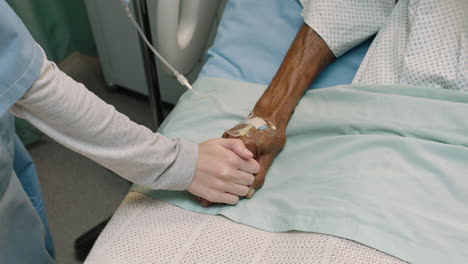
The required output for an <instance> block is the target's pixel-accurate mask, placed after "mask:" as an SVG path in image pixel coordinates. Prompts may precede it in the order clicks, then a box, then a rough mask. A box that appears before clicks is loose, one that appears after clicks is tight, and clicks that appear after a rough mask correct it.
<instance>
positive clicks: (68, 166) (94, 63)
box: [28, 53, 155, 264]
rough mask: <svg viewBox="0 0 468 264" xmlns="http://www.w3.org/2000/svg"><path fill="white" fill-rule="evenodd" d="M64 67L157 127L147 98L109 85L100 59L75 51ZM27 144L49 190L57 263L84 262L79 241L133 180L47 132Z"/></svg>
mask: <svg viewBox="0 0 468 264" xmlns="http://www.w3.org/2000/svg"><path fill="white" fill-rule="evenodd" d="M59 67H60V68H61V69H62V70H63V71H64V72H66V73H67V74H68V75H70V76H71V77H72V78H74V79H75V80H77V81H79V82H81V83H83V84H85V85H86V86H87V87H88V89H89V90H91V91H93V92H94V93H95V94H96V95H98V96H99V97H100V98H101V99H103V100H104V101H106V102H108V103H110V104H112V105H114V106H115V108H116V109H117V110H118V111H120V112H122V113H124V114H126V115H128V116H129V117H130V119H132V120H133V121H135V122H137V123H139V124H142V125H145V126H147V127H149V128H151V129H154V126H155V125H154V123H153V121H152V117H151V115H149V114H148V112H149V101H148V99H147V98H146V97H144V96H141V95H138V94H135V93H132V92H128V91H126V90H124V89H121V88H120V89H117V88H115V89H114V88H110V87H108V86H107V85H106V83H105V82H104V79H103V76H102V72H101V68H100V64H99V60H98V59H97V58H95V57H89V56H84V55H81V54H78V53H74V54H72V55H71V56H69V57H68V58H67V59H65V60H64V61H63V62H62V63H61V64H60V65H59ZM28 149H29V152H30V154H31V156H32V158H33V160H34V161H35V163H36V167H37V172H38V174H39V178H40V181H41V185H42V189H43V192H44V203H45V207H46V211H47V217H48V220H49V225H50V228H51V232H52V237H53V239H54V243H55V250H56V259H57V263H61V264H69V263H73V264H74V263H81V262H80V261H78V260H76V259H75V257H74V248H73V242H74V240H75V239H76V238H77V237H79V236H80V235H82V234H83V233H84V232H86V231H88V230H89V229H90V228H92V227H94V226H95V225H97V224H98V223H100V222H101V221H103V220H105V219H106V218H108V217H109V216H111V215H112V213H113V212H114V211H115V210H116V209H117V207H118V206H119V204H120V202H121V201H122V199H123V198H124V196H125V195H126V193H127V191H128V189H129V187H130V183H129V182H127V181H126V180H124V179H122V178H120V177H119V176H117V175H116V174H114V173H112V172H111V171H109V170H107V169H106V168H104V167H101V166H100V165H98V164H96V163H95V162H93V161H91V160H89V159H87V158H85V157H83V156H81V155H79V154H77V153H74V152H72V151H71V150H69V149H67V148H65V147H63V146H62V145H60V144H58V143H56V142H55V141H53V140H52V139H50V138H48V137H46V136H43V137H42V139H41V140H40V142H38V143H35V144H33V145H32V146H30V147H28Z"/></svg>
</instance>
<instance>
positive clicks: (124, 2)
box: [121, 0, 192, 89]
mask: <svg viewBox="0 0 468 264" xmlns="http://www.w3.org/2000/svg"><path fill="white" fill-rule="evenodd" d="M121 1H122V5H123V7H124V10H125V13H126V14H127V16H128V18H129V19H130V21H131V22H132V24H133V25H134V26H135V28H136V29H137V30H138V33H140V36H141V37H142V38H143V40H144V41H145V43H146V45H147V46H148V48H150V50H151V51H152V52H153V53H154V55H156V57H158V59H159V60H160V61H161V62H162V63H164V65H166V66H167V67H168V68H169V70H170V71H172V73H174V76H175V77H176V78H177V81H179V83H180V84H181V85H182V86H185V87H187V88H188V89H192V86H191V85H190V83H189V82H188V80H187V78H185V76H184V75H182V74H180V73H179V72H178V71H177V70H176V69H174V67H172V66H171V65H170V64H169V63H168V62H167V61H166V60H165V59H164V58H163V57H162V56H161V55H160V54H159V52H158V51H157V50H156V49H155V48H154V47H153V46H152V45H151V43H150V42H149V41H148V39H147V38H146V36H145V33H143V30H141V28H140V26H139V25H138V23H137V22H136V21H135V18H133V14H132V11H130V7H129V6H128V4H129V2H130V0H121Z"/></svg>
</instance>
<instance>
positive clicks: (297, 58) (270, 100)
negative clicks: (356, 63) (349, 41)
mask: <svg viewBox="0 0 468 264" xmlns="http://www.w3.org/2000/svg"><path fill="white" fill-rule="evenodd" d="M334 59H335V56H334V55H333V53H332V51H331V50H330V49H329V47H328V46H327V44H326V43H325V41H324V40H323V39H322V38H321V37H320V36H319V35H318V34H317V33H315V31H314V30H312V29H311V28H310V27H309V26H307V25H306V24H303V25H302V27H301V28H300V30H299V32H298V33H297V35H296V37H295V39H294V41H293V43H292V44H291V47H290V48H289V50H288V52H287V54H286V56H285V58H284V60H283V62H282V64H281V66H280V68H279V69H278V71H277V73H276V75H275V76H274V77H273V80H272V81H271V83H270V85H269V86H268V88H267V89H266V91H265V92H264V93H263V95H262V97H261V98H260V99H259V100H258V102H257V104H256V105H255V107H254V109H253V114H254V115H255V116H258V117H262V118H264V119H266V120H268V121H270V122H272V123H273V124H275V125H276V127H277V128H278V129H283V130H284V129H286V126H287V123H288V121H289V118H290V116H291V114H292V112H293V111H294V108H295V107H296V105H297V103H298V102H299V100H300V98H301V97H302V95H303V94H304V92H305V91H306V90H307V88H308V87H309V85H310V84H311V82H312V81H313V80H314V79H315V78H316V77H317V76H318V75H319V74H320V72H321V71H322V70H323V69H324V68H325V67H326V66H327V65H328V64H330V63H331V62H332V61H333V60H334Z"/></svg>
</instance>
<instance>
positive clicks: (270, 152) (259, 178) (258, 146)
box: [223, 124, 286, 198]
mask: <svg viewBox="0 0 468 264" xmlns="http://www.w3.org/2000/svg"><path fill="white" fill-rule="evenodd" d="M245 126H246V125H245V124H239V125H237V126H235V127H233V128H231V129H229V130H228V131H227V132H225V133H224V134H223V138H239V139H240V140H242V141H243V142H244V144H245V146H246V147H247V148H248V149H249V150H250V151H251V152H252V153H253V154H254V158H255V159H256V160H257V161H258V163H259V164H260V170H259V172H258V173H257V174H256V175H255V181H254V182H253V184H252V185H251V186H250V190H249V192H248V194H247V195H246V196H245V197H246V198H251V197H252V196H253V195H254V193H255V191H256V190H258V189H259V188H260V187H262V186H263V183H264V182H265V175H266V173H267V171H268V168H269V167H270V165H271V163H272V162H273V160H274V159H275V157H276V155H277V154H278V153H279V152H280V151H281V149H282V148H283V146H284V144H285V143H286V135H285V133H284V130H283V129H276V130H275V131H274V133H268V132H266V131H263V130H260V129H255V128H251V129H249V131H248V133H245V134H244V133H242V134H241V135H236V134H239V133H231V131H239V130H240V129H243V128H245Z"/></svg>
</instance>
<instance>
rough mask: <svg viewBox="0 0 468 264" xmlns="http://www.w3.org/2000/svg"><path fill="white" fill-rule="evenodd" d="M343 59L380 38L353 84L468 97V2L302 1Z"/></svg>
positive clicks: (315, 25) (310, 22)
mask: <svg viewBox="0 0 468 264" xmlns="http://www.w3.org/2000/svg"><path fill="white" fill-rule="evenodd" d="M301 3H302V5H303V7H304V9H303V14H302V15H303V17H304V22H305V23H306V24H307V25H309V26H310V27H311V28H312V29H314V30H315V31H316V32H317V33H318V34H319V35H320V36H321V37H322V38H323V39H324V40H325V42H326V43H327V44H328V46H329V47H330V49H331V50H332V51H333V53H334V54H335V55H336V56H337V57H339V56H340V55H342V54H343V53H345V52H346V51H348V50H350V49H351V48H353V47H354V46H356V45H358V44H359V43H361V42H363V41H364V40H366V39H368V38H369V37H371V36H372V35H374V34H376V33H377V36H376V38H375V40H374V41H373V43H372V45H371V47H370V48H369V50H368V52H367V54H366V56H365V58H364V60H363V62H362V64H361V66H360V68H359V70H358V72H357V73H356V76H355V77H354V80H353V83H356V84H402V85H418V86H423V87H437V88H445V89H454V90H462V91H468V0H399V1H398V2H397V3H396V4H395V0H346V1H338V0H301Z"/></svg>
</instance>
